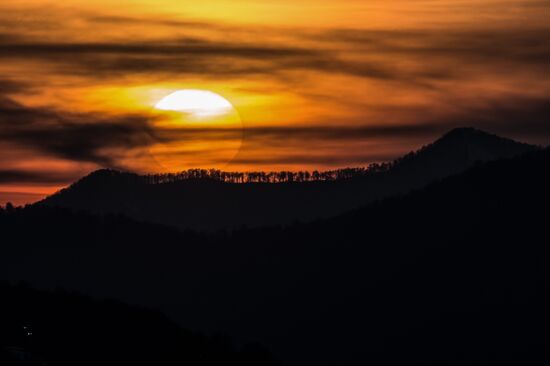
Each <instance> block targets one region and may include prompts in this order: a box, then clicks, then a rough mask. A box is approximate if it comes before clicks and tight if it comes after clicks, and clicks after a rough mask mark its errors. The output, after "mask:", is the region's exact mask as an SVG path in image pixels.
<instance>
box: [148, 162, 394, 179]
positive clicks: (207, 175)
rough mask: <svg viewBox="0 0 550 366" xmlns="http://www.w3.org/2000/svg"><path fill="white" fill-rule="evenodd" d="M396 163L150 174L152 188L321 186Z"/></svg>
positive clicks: (385, 168) (377, 170) (193, 170)
mask: <svg viewBox="0 0 550 366" xmlns="http://www.w3.org/2000/svg"><path fill="white" fill-rule="evenodd" d="M392 166H393V163H381V164H379V163H373V164H370V165H369V166H368V167H366V168H344V169H335V170H327V171H318V170H314V171H312V172H310V171H278V172H274V171H272V172H263V171H251V172H227V171H222V170H218V169H188V170H185V171H181V172H178V173H161V174H148V175H145V176H143V178H144V179H145V181H146V182H147V183H149V184H162V183H173V182H179V181H184V180H201V179H208V180H214V181H218V182H224V183H293V182H298V183H302V182H321V181H335V180H343V179H352V178H357V177H365V176H369V175H373V174H377V173H380V172H386V171H388V170H389V169H390V168H391V167H392Z"/></svg>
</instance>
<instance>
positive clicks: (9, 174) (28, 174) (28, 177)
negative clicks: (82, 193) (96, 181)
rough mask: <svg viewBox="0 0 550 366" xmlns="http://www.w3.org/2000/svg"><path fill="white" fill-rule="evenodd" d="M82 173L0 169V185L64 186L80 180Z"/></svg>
mask: <svg viewBox="0 0 550 366" xmlns="http://www.w3.org/2000/svg"><path fill="white" fill-rule="evenodd" d="M79 173H80V172H70V171H67V172H61V171H51V170H47V171H46V170H43V171H41V170H32V171H31V170H24V169H0V184H5V183H26V184H40V185H63V184H66V183H67V182H71V181H74V180H76V179H78V178H80V176H79Z"/></svg>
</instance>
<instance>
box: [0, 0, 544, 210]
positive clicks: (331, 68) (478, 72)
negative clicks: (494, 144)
mask: <svg viewBox="0 0 550 366" xmlns="http://www.w3.org/2000/svg"><path fill="white" fill-rule="evenodd" d="M59 4H60V2H59V1H42V0H24V1H17V2H8V3H6V2H3V3H2V4H0V154H1V155H0V156H1V157H2V160H1V161H0V203H3V202H5V201H7V200H12V201H15V202H16V203H23V202H29V201H32V200H34V199H36V197H39V196H40V195H41V194H46V193H51V192H53V191H55V190H57V189H59V188H60V187H63V186H65V185H66V184H68V183H70V182H71V181H73V180H74V179H77V178H78V177H80V176H81V175H83V174H86V173H88V172H90V171H92V170H94V169H97V168H101V167H111V168H120V169H129V170H134V171H138V172H155V171H166V170H180V169H185V168H189V167H197V166H201V167H205V168H210V167H217V168H222V169H227V170H237V169H238V170H280V169H291V170H297V169H325V168H335V167H342V166H360V165H366V164H368V163H370V162H373V161H382V160H388V159H392V158H394V157H396V156H398V155H400V154H402V153H405V152H408V151H410V150H411V149H415V148H417V147H419V146H420V145H422V144H425V143H428V142H429V141H430V140H432V139H433V138H436V137H437V136H438V135H439V134H441V133H443V132H445V131H446V130H448V129H450V128H453V127H457V126H475V127H478V128H482V129H486V130H488V131H490V132H494V133H499V134H503V135H505V136H507V137H512V138H517V139H520V140H523V141H528V142H533V143H538V144H546V143H547V142H548V140H549V139H550V127H548V126H549V124H548V115H549V113H548V105H549V103H548V99H549V97H550V83H549V82H548V81H549V74H550V71H549V68H548V66H547V65H548V63H549V61H550V26H549V25H548V19H550V4H549V2H548V1H544V0H523V1H520V0H501V1H493V0H455V1H447V0H414V1H412V0H407V1H404V0H396V1H391V0H385V1H382V0H371V1H368V0H341V1H338V2H334V1H328V0H315V1H314V0H292V1H290V0H280V1H277V2H267V1H258V0H231V1H230V0H213V1H212V0H211V1H208V0H205V1H202V2H197V1H185V0H184V1H182V0H140V1H116V2H114V1H106V0H95V1H94V2H90V1H84V0H72V1H66V2H63V5H59ZM179 89H202V90H210V91H213V92H216V93H218V94H220V95H222V96H223V97H225V98H226V99H227V100H229V101H230V102H231V103H232V104H233V105H234V107H235V109H236V110H237V112H238V114H239V116H240V119H241V123H240V125H239V126H238V128H237V126H236V125H227V126H223V125H222V126H218V125H215V124H209V125H208V124H207V125H205V127H204V128H196V126H190V125H188V124H185V123H181V125H178V126H176V127H177V128H170V129H166V128H162V127H160V126H161V125H159V124H158V122H157V121H156V118H157V117H158V115H157V112H156V111H155V110H154V108H153V106H154V105H155V104H156V103H157V102H158V101H159V100H160V99H161V98H162V97H164V96H165V95H167V94H169V93H170V92H173V91H175V90H179ZM191 127H192V128H191ZM235 141H238V142H239V149H238V151H233V150H231V149H233V147H232V146H236V145H235ZM167 146H170V147H171V148H170V149H167V148H166V147H167ZM230 147H231V149H230ZM159 151H170V152H171V153H172V152H175V151H177V154H179V155H174V156H173V157H172V158H171V159H164V160H163V161H165V162H168V161H169V163H167V164H159V160H161V159H159V156H158V152H159ZM228 151H231V152H230V153H228ZM228 154H229V155H231V159H228ZM166 165H170V166H166ZM36 195H38V196H36Z"/></svg>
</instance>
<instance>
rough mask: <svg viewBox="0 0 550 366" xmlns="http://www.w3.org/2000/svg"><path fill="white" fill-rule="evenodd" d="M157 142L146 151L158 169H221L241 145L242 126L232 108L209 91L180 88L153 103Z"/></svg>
mask: <svg viewBox="0 0 550 366" xmlns="http://www.w3.org/2000/svg"><path fill="white" fill-rule="evenodd" d="M151 113H152V115H151V116H152V117H153V121H154V127H155V136H156V137H157V138H158V139H159V142H158V143H157V144H155V145H154V146H152V147H151V149H150V153H151V156H152V157H153V159H154V160H155V161H156V163H157V164H158V167H157V168H158V170H161V171H165V172H174V171H180V170H184V169H188V168H217V169H222V168H225V167H226V166H227V164H228V163H230V162H231V161H232V160H233V158H234V157H235V155H236V154H237V153H238V151H239V150H240V148H241V144H242V134H243V125H242V121H241V118H240V115H239V113H238V112H237V110H236V108H235V107H234V106H233V105H232V104H231V102H229V101H228V100H227V99H225V98H224V97H222V96H221V95H219V94H217V93H214V92H212V91H209V90H200V89H181V90H177V91H173V92H171V93H170V94H167V95H165V96H164V97H162V98H161V99H160V100H158V101H157V102H156V103H155V104H154V108H153V110H152V112H151Z"/></svg>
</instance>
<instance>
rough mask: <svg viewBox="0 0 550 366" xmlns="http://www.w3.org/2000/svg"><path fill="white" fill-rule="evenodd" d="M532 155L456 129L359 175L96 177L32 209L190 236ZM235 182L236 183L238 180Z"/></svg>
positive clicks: (356, 203) (331, 207)
mask: <svg viewBox="0 0 550 366" xmlns="http://www.w3.org/2000/svg"><path fill="white" fill-rule="evenodd" d="M534 149H536V148H535V147H534V146H531V145H527V144H522V143H518V142H515V141H512V140H508V139H504V138H501V137H498V136H495V135H491V134H488V133H485V132H482V131H479V130H475V129H472V128H461V129H456V130H453V131H451V132H449V133H447V134H446V135H444V136H443V137H442V138H440V139H439V140H437V141H436V142H434V143H433V144H430V145H428V146H426V147H424V148H422V149H420V150H419V151H418V152H416V153H410V154H408V155H406V156H404V157H402V158H400V159H397V160H396V161H394V162H392V163H390V164H382V165H380V164H376V165H373V166H371V168H370V169H367V170H362V169H356V170H342V171H335V172H330V174H324V175H323V174H321V175H317V176H318V177H320V178H317V179H313V177H317V176H316V175H314V174H312V175H307V179H305V178H304V176H305V174H302V175H299V174H296V177H293V176H291V177H290V178H289V175H290V173H288V174H287V173H284V172H283V174H282V177H283V178H280V174H274V175H273V176H274V177H275V178H277V179H286V180H287V181H285V183H257V182H256V181H260V182H261V181H264V180H266V179H271V178H270V176H268V175H266V174H263V175H262V174H261V173H259V174H254V175H252V174H251V175H250V176H251V179H252V181H253V182H252V183H227V182H225V181H220V180H221V179H223V178H220V176H221V175H220V173H219V172H217V173H214V174H211V175H210V176H208V177H206V178H205V177H203V176H202V175H199V178H196V177H195V175H191V176H192V177H193V178H188V176H189V175H185V179H181V178H178V176H176V175H172V176H157V177H154V176H153V177H143V176H138V175H136V174H132V173H124V172H118V171H113V170H99V171H96V172H94V173H92V174H90V175H89V176H87V177H85V178H83V179H81V180H80V181H78V182H76V183H75V184H73V185H72V186H71V187H69V188H68V189H65V190H62V191H61V192H59V193H57V194H55V195H53V196H51V197H49V198H47V199H45V200H44V201H42V202H41V203H40V204H43V205H48V206H59V207H67V208H72V209H79V210H80V209H84V210H88V211H90V212H93V213H102V214H104V213H121V214H125V215H128V216H130V217H133V218H135V219H138V220H145V221H151V222H157V223H163V224H169V225H175V226H177V227H180V228H192V229H210V230H216V229H225V228H227V229H234V228H238V227H241V226H242V225H246V226H250V227H254V226H263V225H274V224H288V223H291V222H294V221H309V220H312V219H316V218H322V217H329V216H334V215H337V214H340V213H343V212H345V211H347V210H350V209H353V208H357V207H360V206H361V205H364V204H366V203H368V202H371V201H373V200H376V199H380V198H383V197H387V196H389V195H392V194H397V193H405V192H408V191H410V190H412V189H415V188H419V187H422V186H424V185H426V184H427V183H429V182H431V181H433V180H436V179H440V178H444V177H447V176H449V175H452V174H456V173H460V172H462V171H464V170H465V169H467V168H468V167H471V166H472V165H474V164H475V163H476V162H483V161H488V160H494V159H499V158H508V157H512V156H516V155H519V154H522V153H525V152H528V151H532V150H534ZM204 172H205V174H208V172H207V171H204ZM262 177H263V178H262ZM338 177H345V179H339V178H338ZM235 179H237V180H238V179H242V174H241V175H237V176H236V178H235ZM262 179H263V180H262ZM288 180H290V181H288ZM295 180H307V181H303V182H296V181H295ZM151 181H155V182H157V183H151ZM158 182H164V183H158Z"/></svg>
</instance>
